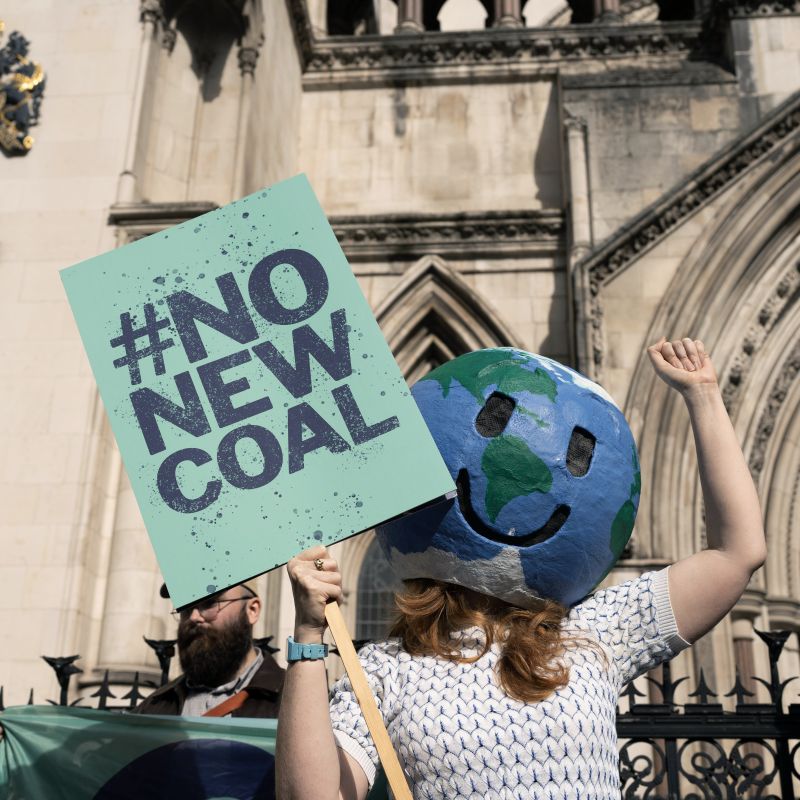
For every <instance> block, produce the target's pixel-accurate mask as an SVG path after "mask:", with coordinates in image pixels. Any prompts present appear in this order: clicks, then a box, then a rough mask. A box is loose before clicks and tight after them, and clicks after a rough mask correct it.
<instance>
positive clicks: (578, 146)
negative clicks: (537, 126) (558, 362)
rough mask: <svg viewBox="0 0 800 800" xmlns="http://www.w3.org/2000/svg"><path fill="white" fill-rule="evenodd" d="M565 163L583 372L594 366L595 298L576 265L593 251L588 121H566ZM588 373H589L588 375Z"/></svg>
mask: <svg viewBox="0 0 800 800" xmlns="http://www.w3.org/2000/svg"><path fill="white" fill-rule="evenodd" d="M564 132H565V138H566V142H565V145H566V147H565V150H566V153H565V163H564V173H565V178H566V180H565V181H564V183H565V190H566V191H565V194H566V195H567V198H568V200H567V236H568V241H567V308H568V310H569V311H568V313H569V315H570V319H569V329H570V330H572V331H575V336H574V337H570V353H569V355H570V359H572V361H573V363H577V364H579V365H580V368H581V370H582V371H584V372H586V370H588V369H590V366H589V365H590V363H591V352H592V346H591V325H590V319H591V313H590V309H589V303H590V302H591V297H590V293H589V286H588V276H587V275H586V274H585V272H582V273H580V274H577V273H576V270H575V265H576V264H578V262H580V260H581V259H582V258H583V257H584V256H585V255H586V254H587V253H588V252H589V251H590V250H591V248H592V215H591V199H590V191H589V162H588V159H587V156H586V146H587V144H586V139H587V133H586V122H585V121H584V120H582V119H578V118H577V117H573V116H572V115H570V114H566V116H565V119H564ZM587 374H588V372H587Z"/></svg>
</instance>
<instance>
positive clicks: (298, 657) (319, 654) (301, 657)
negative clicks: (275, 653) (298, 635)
mask: <svg viewBox="0 0 800 800" xmlns="http://www.w3.org/2000/svg"><path fill="white" fill-rule="evenodd" d="M327 655H328V645H326V644H301V643H300V642H296V641H295V640H294V639H293V638H292V637H291V636H290V637H289V638H288V639H287V640H286V660H287V661H288V662H289V663H291V662H292V661H315V660H316V659H318V658H325V656H327Z"/></svg>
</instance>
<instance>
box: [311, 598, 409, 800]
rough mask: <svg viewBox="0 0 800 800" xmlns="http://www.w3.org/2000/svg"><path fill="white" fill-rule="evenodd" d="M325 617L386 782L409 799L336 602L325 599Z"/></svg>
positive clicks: (402, 799)
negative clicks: (376, 751) (376, 752)
mask: <svg viewBox="0 0 800 800" xmlns="http://www.w3.org/2000/svg"><path fill="white" fill-rule="evenodd" d="M325 619H326V620H327V622H328V627H329V628H330V629H331V633H332V634H333V639H334V641H335V642H336V647H337V649H338V650H339V656H340V657H341V659H342V661H343V662H344V666H345V669H346V670H347V675H348V677H349V678H350V683H351V684H352V686H353V691H354V692H355V693H356V698H357V700H358V704H359V705H360V706H361V713H362V714H363V715H364V720H365V721H366V723H367V728H369V732H370V735H371V736H372V741H373V742H374V743H375V747H376V749H377V750H378V757H379V758H380V760H381V764H382V765H383V771H384V772H385V773H386V779H387V781H388V782H389V786H390V787H391V789H392V792H393V793H394V796H395V797H396V798H397V800H412V797H411V791H410V790H409V788H408V783H406V777H405V775H404V774H403V769H402V767H401V766H400V761H399V759H398V758H397V753H395V751H394V747H393V746H392V741H391V739H389V734H388V733H387V732H386V726H385V725H384V724H383V719H382V718H381V714H380V711H378V706H377V704H376V703H375V698H374V697H373V695H372V689H370V686H369V683H368V682H367V676H366V674H365V673H364V668H363V667H362V666H361V662H360V661H359V660H358V656H357V655H356V649H355V647H353V640H352V639H351V638H350V634H349V632H348V630H347V625H345V621H344V617H343V616H342V611H341V609H340V608H339V604H338V603H328V605H327V606H325Z"/></svg>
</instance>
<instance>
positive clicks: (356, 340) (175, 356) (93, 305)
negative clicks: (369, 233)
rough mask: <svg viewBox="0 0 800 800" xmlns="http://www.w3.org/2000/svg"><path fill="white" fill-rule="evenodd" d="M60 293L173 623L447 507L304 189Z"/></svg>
mask: <svg viewBox="0 0 800 800" xmlns="http://www.w3.org/2000/svg"><path fill="white" fill-rule="evenodd" d="M61 275H62V280H63V283H64V287H65V289H66V291H67V295H68V297H69V301H70V304H71V306H72V310H73V313H74V315H75V319H76V321H77V324H78V328H79V330H80V334H81V337H82V339H83V344H84V347H85V348H86V351H87V353H88V356H89V360H90V362H91V365H92V369H93V371H94V375H95V378H96V380H97V383H98V386H99V389H100V394H101V396H102V399H103V403H104V405H105V408H106V411H107V413H108V416H109V419H110V422H111V426H112V429H113V431H114V435H115V437H116V440H117V443H118V445H119V448H120V452H121V454H122V458H123V461H124V463H125V467H126V469H127V472H128V475H129V477H130V481H131V485H132V487H133V490H134V493H135V495H136V499H137V501H138V504H139V508H140V510H141V512H142V516H143V518H144V522H145V525H146V527H147V530H148V533H149V535H150V538H151V540H152V542H153V546H154V548H155V551H156V555H157V558H158V561H159V565H160V566H161V569H162V572H163V574H164V577H165V580H166V582H167V585H168V586H169V589H170V595H171V597H172V599H173V601H174V603H175V605H176V606H178V607H180V606H182V605H186V604H188V603H191V602H193V601H195V600H197V599H199V598H201V597H204V596H206V595H209V594H212V593H214V592H216V591H219V590H221V589H223V588H225V587H227V586H231V585H233V584H235V583H238V582H240V581H242V580H246V579H247V578H250V577H252V576H254V575H257V574H260V573H262V572H265V571H267V570H269V569H271V568H273V567H275V566H278V565H280V564H283V563H285V562H286V561H287V560H288V559H289V558H291V557H292V556H293V555H295V554H296V553H298V552H299V551H301V550H303V549H305V548H306V547H309V546H311V545H313V544H317V543H321V544H326V545H328V544H332V543H333V542H336V541H339V540H341V539H344V538H346V537H348V536H350V535H352V534H354V533H357V532H359V531H362V530H366V529H368V528H371V527H373V526H374V525H376V524H377V523H379V522H382V521H384V520H386V519H389V518H391V517H394V516H397V515H398V514H401V513H403V512H405V511H407V510H409V509H411V508H413V507H416V506H420V505H423V504H425V503H429V502H432V501H434V500H436V499H437V498H440V497H442V496H444V495H445V494H447V493H448V492H451V491H452V490H453V489H454V485H453V481H452V479H451V477H450V475H449V473H448V471H447V468H446V467H445V465H444V463H443V462H442V460H441V457H440V456H439V453H438V451H437V449H436V446H435V444H434V443H433V440H432V439H431V436H430V434H429V433H428V430H427V427H426V426H425V423H424V421H423V420H422V417H421V416H420V414H419V412H418V410H417V408H416V405H415V403H414V401H413V399H412V398H411V396H410V393H409V391H408V388H407V386H406V384H405V381H404V380H403V377H402V375H401V373H400V371H399V369H398V367H397V364H396V363H395V361H394V359H393V357H392V355H391V352H390V351H389V348H388V346H387V344H386V341H385V340H384V338H383V336H382V334H381V332H380V329H379V328H378V325H377V323H376V322H375V319H374V317H373V315H372V312H371V310H370V308H369V305H368V303H367V301H366V299H365V298H364V296H363V294H362V293H361V291H360V289H359V287H358V283H357V281H356V279H355V277H354V275H353V273H352V271H351V269H350V267H349V265H348V263H347V260H346V258H345V256H344V254H343V252H342V250H341V248H340V247H339V244H338V242H337V240H336V237H335V235H334V233H333V231H332V229H331V227H330V225H329V224H328V222H327V220H326V218H325V215H324V213H323V211H322V209H321V208H320V206H319V203H318V202H317V200H316V198H315V196H314V193H313V191H312V190H311V187H310V185H309V184H308V182H307V180H306V179H305V177H304V176H298V177H295V178H292V179H290V180H288V181H284V182H282V183H280V184H276V185H275V186H272V187H270V188H268V189H265V190H263V191H260V192H257V193H255V194H253V195H250V196H249V197H246V198H244V199H242V200H238V201H236V202H234V203H231V204H230V205H227V206H225V207H224V208H220V209H218V210H216V211H212V212H211V213H209V214H205V215H204V216H202V217H199V218H197V219H194V220H190V221H189V222H185V223H183V224H181V225H177V226H175V227H174V228H171V229H169V230H167V231H163V232H161V233H157V234H154V235H152V236H150V237H147V238H145V239H142V240H140V241H138V242H134V243H133V244H130V245H128V246H126V247H123V248H120V249H118V250H115V251H113V252H111V253H107V254H105V255H102V256H98V257H97V258H93V259H90V260H88V261H84V262H82V263H81V264H78V265H76V266H74V267H70V268H68V269H66V270H63V271H62V273H61Z"/></svg>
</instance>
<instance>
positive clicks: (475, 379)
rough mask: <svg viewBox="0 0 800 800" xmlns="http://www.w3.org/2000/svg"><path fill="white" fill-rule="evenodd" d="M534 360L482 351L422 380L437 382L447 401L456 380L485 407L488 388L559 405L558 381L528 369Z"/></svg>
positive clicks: (523, 356) (502, 352) (435, 371)
mask: <svg viewBox="0 0 800 800" xmlns="http://www.w3.org/2000/svg"><path fill="white" fill-rule="evenodd" d="M530 360H531V359H530V357H529V356H525V355H522V354H520V353H511V352H508V351H505V350H478V351H476V352H474V353H469V354H468V355H465V356H460V357H459V358H456V359H453V360H452V361H448V362H447V363H446V364H442V366H441V367H437V368H436V369H435V370H433V372H431V373H429V374H428V375H426V376H425V377H424V378H422V380H424V381H437V382H438V383H439V385H440V386H441V387H442V394H443V395H444V396H445V397H447V395H448V394H449V393H450V387H451V386H452V383H453V381H454V380H455V381H457V382H458V383H459V384H461V386H463V387H464V388H465V389H466V390H467V391H468V392H469V393H470V394H471V395H472V396H473V397H474V398H475V399H476V400H477V401H478V403H479V404H481V405H483V400H484V397H483V395H484V392H485V390H486V388H487V387H488V386H496V387H497V389H498V391H501V392H503V393H504V394H508V395H511V394H513V393H514V392H519V391H526V392H530V393H531V394H543V395H545V396H546V397H548V398H549V399H550V400H551V402H555V400H556V391H557V388H556V383H555V381H554V380H553V379H552V378H551V377H550V376H549V375H548V374H547V372H545V370H543V369H540V368H537V369H536V370H534V371H533V372H531V371H530V370H527V369H524V367H523V365H524V364H526V363H528V362H529V361H530Z"/></svg>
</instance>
